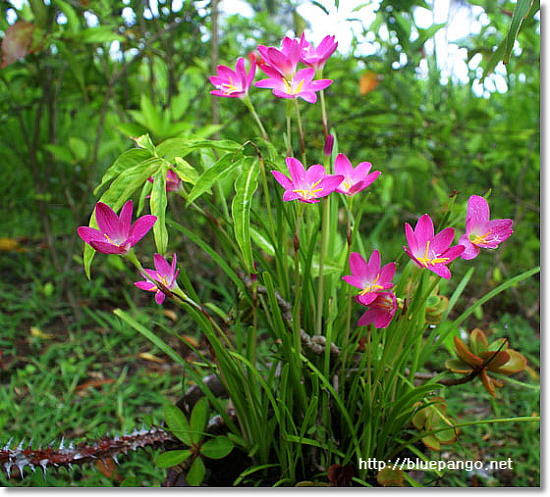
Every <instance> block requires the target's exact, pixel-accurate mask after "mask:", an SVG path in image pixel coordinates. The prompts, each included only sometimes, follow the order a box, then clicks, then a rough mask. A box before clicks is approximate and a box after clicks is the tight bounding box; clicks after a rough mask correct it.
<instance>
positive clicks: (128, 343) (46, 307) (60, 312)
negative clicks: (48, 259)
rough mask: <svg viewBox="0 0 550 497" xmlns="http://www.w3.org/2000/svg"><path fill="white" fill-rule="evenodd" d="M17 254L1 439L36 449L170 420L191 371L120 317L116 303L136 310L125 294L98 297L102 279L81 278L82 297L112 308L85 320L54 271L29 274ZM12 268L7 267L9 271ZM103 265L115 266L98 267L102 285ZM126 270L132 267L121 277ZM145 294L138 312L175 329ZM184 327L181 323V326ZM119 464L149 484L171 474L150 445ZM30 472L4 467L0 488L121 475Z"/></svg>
mask: <svg viewBox="0 0 550 497" xmlns="http://www.w3.org/2000/svg"><path fill="white" fill-rule="evenodd" d="M8 257H12V260H11V263H12V264H10V265H9V266H10V268H11V272H10V274H9V275H8V277H7V278H6V277H5V278H2V281H1V283H0V300H1V302H2V308H1V310H2V312H1V313H0V326H1V327H2V334H1V337H0V350H2V367H1V368H0V382H1V388H0V442H1V443H3V444H5V443H6V442H7V441H8V440H9V439H10V438H12V437H13V442H12V445H11V446H12V447H13V446H15V445H17V443H19V442H20V441H21V440H23V439H24V440H25V441H26V442H28V441H29V439H31V438H32V440H33V442H32V446H33V447H38V445H40V444H42V445H44V446H45V445H47V444H48V443H50V442H53V441H54V440H57V441H59V440H60V439H61V437H62V436H65V439H66V440H72V441H74V442H75V443H78V442H80V441H83V440H84V439H85V438H88V439H91V440H95V439H97V438H99V437H101V436H103V435H108V434H111V435H115V434H117V433H118V434H121V433H123V432H124V431H131V430H133V429H134V428H136V427H140V426H141V425H142V424H145V425H146V426H149V425H150V424H151V423H155V424H160V425H161V424H162V423H163V406H164V405H165V404H166V403H167V402H175V401H176V400H177V399H178V398H179V397H180V396H181V393H182V389H183V385H182V371H181V368H178V367H176V366H174V365H173V364H172V363H171V362H170V361H169V359H168V358H167V357H166V356H164V355H163V354H162V353H160V352H159V350H157V349H156V348H155V347H154V346H153V345H152V344H151V343H150V342H149V341H147V340H145V339H144V338H142V337H141V336H139V335H137V334H136V333H135V332H134V331H133V330H131V329H130V328H129V327H127V326H125V325H124V324H123V323H122V322H121V321H120V320H119V319H118V318H116V317H115V316H114V315H112V313H111V312H110V309H114V308H115V307H117V304H118V305H120V306H124V307H128V306H127V305H126V302H125V300H126V298H125V296H124V294H123V293H121V294H120V295H117V291H116V289H114V288H110V289H108V290H109V292H107V295H108V294H109V293H110V294H111V297H110V298H109V299H107V300H106V299H105V294H104V292H96V293H95V295H94V299H92V301H91V302H90V299H89V298H88V295H89V290H90V288H89V287H92V289H93V286H94V285H93V283H89V282H87V280H85V279H82V282H81V283H80V285H79V286H77V287H75V294H76V295H77V296H78V297H79V296H82V297H83V298H82V300H83V301H84V302H87V303H89V304H92V305H94V304H95V305H97V306H100V307H103V308H104V309H105V310H104V311H101V310H91V307H84V306H83V307H81V309H82V311H83V314H82V317H81V319H80V320H76V319H75V318H74V317H73V316H72V311H71V309H70V307H69V306H68V304H66V303H64V302H62V301H60V295H59V292H58V290H57V287H58V281H56V279H55V277H54V276H53V275H51V274H47V269H44V272H43V273H38V274H40V275H41V277H37V276H36V274H31V273H29V272H27V271H25V267H27V264H25V263H24V262H22V258H26V257H27V256H25V255H13V254H10V256H8ZM4 261H6V258H4ZM7 266H8V264H5V265H3V267H2V271H3V272H4V271H5V270H6V269H8V267H7ZM46 267H47V266H46V265H44V268H46ZM13 268H16V269H15V270H14V269H13ZM104 269H106V272H110V271H112V268H102V269H101V271H98V273H100V276H99V281H103V283H104V284H108V283H109V282H108V281H107V280H106V279H105V278H104V275H102V272H103V270H104ZM125 276H126V274H125V272H124V271H122V273H121V274H119V275H117V277H122V278H124V277H125ZM48 281H50V282H53V286H54V290H53V292H52V293H51V294H48V290H46V292H44V287H45V283H47V282H48ZM16 283H17V284H16ZM84 296H85V298H84ZM143 297H145V300H144V301H143V304H144V307H143V308H141V309H137V308H135V309H133V311H132V312H133V314H134V317H135V318H136V319H138V320H139V321H141V322H143V323H147V324H148V325H150V323H151V322H160V323H162V324H164V325H165V326H169V327H170V326H171V324H172V323H171V321H169V320H168V318H166V317H165V316H164V315H163V313H162V309H161V308H159V306H156V304H154V302H152V300H151V299H149V298H148V297H150V295H148V294H147V295H145V294H144V295H143ZM77 300H79V299H77ZM117 300H118V302H117ZM94 301H95V302H94ZM182 322H183V323H184V324H185V323H186V322H187V321H186V320H185V319H183V320H182ZM172 327H173V326H172ZM176 327H177V328H181V324H178V325H177V326H176ZM155 330H156V331H158V330H160V328H158V327H156V328H155ZM159 332H160V331H159ZM143 354H145V355H143ZM155 359H156V360H155ZM86 385H88V386H86ZM119 461H120V467H119V470H118V472H119V473H120V475H121V476H123V477H124V478H126V477H130V476H136V477H137V479H138V480H137V481H138V483H139V484H140V485H143V486H155V485H159V484H160V483H161V482H162V480H163V478H164V471H163V470H159V469H156V468H155V467H154V456H153V455H152V454H151V451H147V450H145V451H143V450H140V451H137V452H136V453H133V454H129V455H128V456H123V457H121V458H120V459H119ZM39 469H40V468H39ZM15 472H16V473H17V470H15ZM25 472H26V474H27V473H28V476H27V477H26V478H25V479H24V480H23V481H21V480H20V479H19V478H18V477H16V478H14V477H13V476H12V478H11V479H10V480H8V479H7V478H6V475H5V473H4V472H3V471H2V472H0V484H1V485H3V486H112V485H113V481H112V480H110V479H108V478H107V477H105V476H104V475H103V474H102V473H101V472H99V471H94V469H93V468H91V467H81V468H77V469H74V470H73V471H71V473H69V471H68V470H66V469H60V470H55V469H50V470H49V471H48V472H47V477H46V479H44V476H43V474H42V471H41V470H40V471H37V473H36V474H34V475H33V474H32V473H31V472H30V470H29V469H28V468H27V469H26V470H25ZM12 474H13V471H12Z"/></svg>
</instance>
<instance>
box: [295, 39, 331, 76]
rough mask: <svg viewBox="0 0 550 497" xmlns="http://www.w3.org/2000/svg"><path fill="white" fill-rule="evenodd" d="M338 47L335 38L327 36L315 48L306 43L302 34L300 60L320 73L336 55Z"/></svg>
mask: <svg viewBox="0 0 550 497" xmlns="http://www.w3.org/2000/svg"><path fill="white" fill-rule="evenodd" d="M337 46H338V42H335V41H334V36H325V37H324V38H323V40H322V41H321V43H319V46H318V47H317V48H315V47H314V46H313V45H312V44H311V43H309V42H308V41H306V39H305V36H304V35H303V34H302V36H301V38H300V60H301V61H302V62H303V63H304V64H307V65H308V66H311V67H313V69H315V70H316V71H320V70H322V69H323V67H325V63H326V61H327V60H328V58H329V57H330V56H331V55H332V54H333V53H334V51H335V50H336V47H337Z"/></svg>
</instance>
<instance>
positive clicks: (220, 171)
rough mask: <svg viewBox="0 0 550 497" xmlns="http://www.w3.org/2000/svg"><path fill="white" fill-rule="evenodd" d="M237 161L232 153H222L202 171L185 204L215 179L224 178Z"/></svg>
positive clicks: (195, 197)
mask: <svg viewBox="0 0 550 497" xmlns="http://www.w3.org/2000/svg"><path fill="white" fill-rule="evenodd" d="M239 162H240V160H239V158H237V157H236V156H235V154H234V153H227V154H224V155H222V156H221V157H220V159H219V160H218V161H217V162H216V163H215V164H214V165H213V166H212V167H210V168H209V169H207V170H206V171H205V172H204V173H202V175H201V176H200V178H199V179H198V180H197V183H196V184H195V186H194V187H193V189H192V190H191V192H190V193H189V197H187V204H186V205H190V204H191V203H192V202H193V201H194V200H195V199H197V198H198V197H200V196H201V195H202V194H203V193H204V192H205V191H207V190H210V188H211V187H212V185H213V184H214V183H215V182H216V181H221V180H222V179H223V178H225V177H226V176H227V175H228V174H229V173H230V172H231V169H233V168H234V167H236V166H238V165H239Z"/></svg>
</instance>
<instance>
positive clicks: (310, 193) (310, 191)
mask: <svg viewBox="0 0 550 497" xmlns="http://www.w3.org/2000/svg"><path fill="white" fill-rule="evenodd" d="M321 181H323V179H322V178H321V179H320V180H319V181H317V182H315V183H313V185H310V186H309V188H307V189H303V190H300V189H299V190H292V191H293V192H294V193H297V194H298V195H300V196H301V197H302V198H303V199H304V200H309V199H311V198H317V193H319V192H322V191H323V189H322V188H315V187H316V186H317V185H318V184H319V183H321Z"/></svg>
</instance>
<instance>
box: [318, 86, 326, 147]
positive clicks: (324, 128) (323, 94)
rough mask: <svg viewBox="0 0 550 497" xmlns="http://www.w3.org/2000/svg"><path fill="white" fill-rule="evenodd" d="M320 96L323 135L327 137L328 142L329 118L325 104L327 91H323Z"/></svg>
mask: <svg viewBox="0 0 550 497" xmlns="http://www.w3.org/2000/svg"><path fill="white" fill-rule="evenodd" d="M319 94H320V96H321V122H322V123H323V134H324V135H325V140H326V139H327V137H328V117H327V108H326V104H325V90H321V91H320V92H319Z"/></svg>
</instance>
